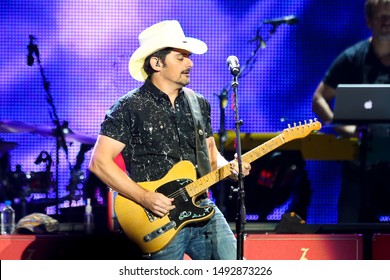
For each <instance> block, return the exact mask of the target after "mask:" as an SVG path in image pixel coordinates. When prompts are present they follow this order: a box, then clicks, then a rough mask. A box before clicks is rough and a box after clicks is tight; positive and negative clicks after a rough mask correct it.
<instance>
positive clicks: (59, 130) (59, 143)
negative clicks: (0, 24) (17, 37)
mask: <svg viewBox="0 0 390 280" xmlns="http://www.w3.org/2000/svg"><path fill="white" fill-rule="evenodd" d="M29 38H30V43H29V45H28V47H27V48H28V50H29V53H28V57H27V65H28V66H32V65H33V64H34V56H33V55H34V54H35V56H36V58H37V61H38V65H39V70H40V73H41V76H42V79H43V88H44V89H45V92H46V94H47V97H46V100H47V102H48V103H49V106H50V107H51V109H52V112H50V118H51V120H52V121H53V123H54V125H55V129H54V136H55V138H56V170H55V177H56V179H55V185H54V187H55V190H56V198H55V202H56V211H55V213H56V215H58V214H59V211H58V204H59V188H58V187H59V184H58V177H59V150H60V148H61V147H62V148H63V149H64V151H65V156H66V160H67V162H68V163H69V159H68V146H67V145H66V141H65V135H64V131H63V129H67V127H63V126H62V125H61V123H60V119H59V117H58V115H57V109H56V107H55V105H54V102H53V96H52V95H51V93H50V82H49V81H48V80H47V78H46V76H45V73H44V71H43V67H42V64H41V60H40V56H39V50H38V46H37V45H36V44H35V43H34V40H35V37H34V36H33V35H30V36H29ZM64 124H65V123H64ZM66 124H67V122H66ZM69 165H70V163H69Z"/></svg>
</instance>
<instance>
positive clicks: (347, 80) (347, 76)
mask: <svg viewBox="0 0 390 280" xmlns="http://www.w3.org/2000/svg"><path fill="white" fill-rule="evenodd" d="M324 82H325V84H327V85H329V86H331V87H333V88H336V87H337V85H339V84H389V83H390V67H388V66H385V65H383V64H382V63H381V62H380V60H379V59H378V58H377V56H376V55H375V53H374V51H373V48H372V46H371V41H370V40H364V41H361V42H358V43H357V44H355V45H353V46H351V47H349V48H347V49H346V50H345V51H343V52H342V53H341V54H340V55H339V56H338V57H337V58H336V59H335V61H334V62H333V63H332V65H331V66H330V68H329V70H328V71H327V73H326V74H325V78H324Z"/></svg>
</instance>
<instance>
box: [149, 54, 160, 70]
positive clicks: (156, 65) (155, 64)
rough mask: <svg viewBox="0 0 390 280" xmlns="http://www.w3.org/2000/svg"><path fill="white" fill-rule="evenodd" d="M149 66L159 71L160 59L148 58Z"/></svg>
mask: <svg viewBox="0 0 390 280" xmlns="http://www.w3.org/2000/svg"><path fill="white" fill-rule="evenodd" d="M150 65H151V66H152V68H153V69H154V70H156V71H158V70H160V67H161V64H160V59H158V58H157V57H151V58H150Z"/></svg>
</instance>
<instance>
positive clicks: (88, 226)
mask: <svg viewBox="0 0 390 280" xmlns="http://www.w3.org/2000/svg"><path fill="white" fill-rule="evenodd" d="M94 228H95V223H94V220H93V213H92V205H91V199H90V198H87V205H86V206H85V213H84V231H85V233H86V234H92V233H93V230H94Z"/></svg>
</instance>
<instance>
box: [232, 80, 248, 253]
mask: <svg viewBox="0 0 390 280" xmlns="http://www.w3.org/2000/svg"><path fill="white" fill-rule="evenodd" d="M237 80H238V78H237V75H234V77H233V82H232V88H233V95H234V98H233V99H234V106H233V107H234V112H235V120H236V153H237V162H238V181H237V186H238V190H237V194H238V199H237V203H238V205H237V210H238V211H237V218H236V234H237V259H238V260H242V259H243V258H244V237H245V234H244V232H245V224H246V207H245V188H244V176H243V173H242V159H241V138H240V135H241V132H240V127H241V125H242V124H243V121H242V120H240V118H239V114H238V102H237V100H238V95H237V87H238V81H237Z"/></svg>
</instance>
